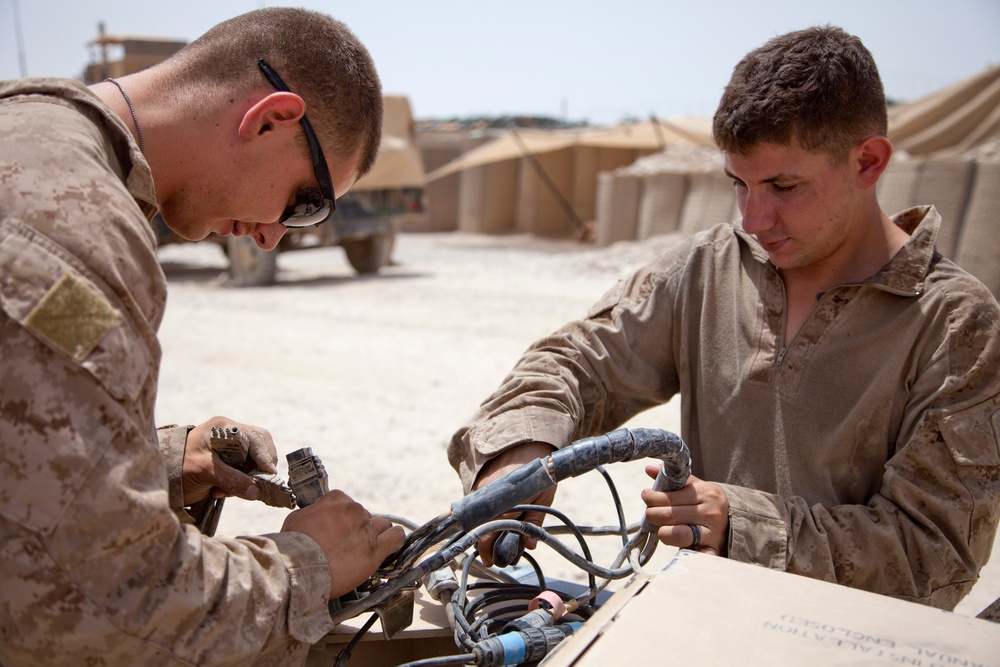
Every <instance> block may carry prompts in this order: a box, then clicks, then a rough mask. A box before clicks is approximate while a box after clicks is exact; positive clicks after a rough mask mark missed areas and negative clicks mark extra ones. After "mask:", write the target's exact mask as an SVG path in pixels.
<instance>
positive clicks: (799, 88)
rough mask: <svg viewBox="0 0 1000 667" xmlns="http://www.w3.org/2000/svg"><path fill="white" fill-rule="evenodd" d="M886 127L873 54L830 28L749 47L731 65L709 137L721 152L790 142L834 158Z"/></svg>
mask: <svg viewBox="0 0 1000 667" xmlns="http://www.w3.org/2000/svg"><path fill="white" fill-rule="evenodd" d="M887 129H888V120H887V110H886V101H885V92H884V91H883V89H882V80H881V78H880V77H879V73H878V68H877V67H876V65H875V60H874V58H872V54H871V53H870V52H869V51H868V49H867V48H865V45H864V44H862V43H861V40H860V39H858V38H857V37H855V36H853V35H850V34H848V33H846V32H844V31H843V30H842V29H840V28H837V27H834V26H823V27H813V28H808V29H806V30H799V31H796V32H791V33H788V34H785V35H781V36H779V37H775V38H774V39H771V40H770V41H768V42H767V43H766V44H764V45H763V46H761V47H759V48H757V49H755V50H753V51H751V52H750V53H748V54H747V55H746V56H745V57H744V58H743V60H741V61H740V62H739V64H737V65H736V67H735V68H734V69H733V75H732V78H731V79H730V80H729V84H728V85H727V86H726V89H725V92H723V94H722V100H721V101H720V102H719V107H718V109H717V110H716V112H715V117H714V118H713V121H712V135H713V137H714V138H715V142H716V144H718V146H719V148H720V149H721V150H722V151H724V152H727V153H735V154H740V155H745V154H747V153H749V152H750V151H752V150H753V148H754V147H755V146H757V145H758V144H760V143H763V142H768V143H775V144H785V145H787V144H792V143H794V144H796V145H798V146H801V147H802V148H805V149H807V150H814V151H821V152H825V153H827V154H828V155H829V156H830V157H831V158H832V159H833V160H835V161H840V160H843V159H846V156H847V153H848V151H849V149H850V148H851V147H852V146H854V145H855V144H857V142H859V141H861V140H862V139H864V138H865V137H869V136H873V135H879V136H885V135H886V132H887Z"/></svg>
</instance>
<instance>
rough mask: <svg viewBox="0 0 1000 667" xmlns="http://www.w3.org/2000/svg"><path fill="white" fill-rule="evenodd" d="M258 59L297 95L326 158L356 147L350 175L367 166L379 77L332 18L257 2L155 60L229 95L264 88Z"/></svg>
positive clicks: (372, 152) (378, 114) (378, 120)
mask: <svg viewBox="0 0 1000 667" xmlns="http://www.w3.org/2000/svg"><path fill="white" fill-rule="evenodd" d="M260 58H263V59H264V60H265V61H267V63H268V64H269V65H270V66H271V67H272V68H273V69H274V71H276V72H277V73H278V74H279V76H281V78H282V80H283V81H284V82H285V83H286V84H287V85H288V87H289V88H290V89H291V90H292V91H293V92H294V93H296V94H297V95H299V96H300V97H301V98H302V99H303V100H304V101H305V103H306V113H307V115H308V117H309V121H310V123H311V124H312V125H313V127H314V128H315V131H316V134H317V135H318V136H319V138H320V142H321V143H322V144H323V152H324V153H325V154H326V156H327V159H328V160H346V159H348V158H350V157H351V156H353V155H354V154H355V153H357V152H358V149H361V161H360V165H359V173H358V177H361V176H363V175H364V174H365V173H367V172H368V171H369V170H370V169H371V167H372V165H373V164H374V163H375V158H376V156H377V154H378V149H379V144H380V142H381V139H382V84H381V82H380V81H379V76H378V72H377V71H376V70H375V64H374V62H373V61H372V58H371V55H370V54H369V53H368V49H366V48H365V46H364V45H363V44H362V43H361V42H360V41H359V40H358V38H357V37H356V36H355V35H354V33H353V32H351V30H350V29H349V28H348V27H347V26H346V25H344V24H343V23H341V22H340V21H337V20H336V19H334V18H332V17H330V16H328V15H326V14H322V13H319V12H313V11H309V10H305V9H298V8H291V7H268V8H265V9H258V10H255V11H251V12H247V13H246V14H241V15H240V16H236V17H234V18H232V19H229V20H227V21H223V22H222V23H219V24H218V25H216V26H214V27H212V28H211V29H209V30H208V32H206V33H205V34H204V35H202V36H201V37H199V38H198V39H196V40H194V41H193V42H191V43H190V44H188V45H187V46H186V47H184V48H183V49H181V50H180V51H179V52H178V53H177V54H176V55H174V56H173V57H172V58H171V59H169V60H168V61H167V62H165V63H163V65H164V66H165V67H166V68H168V69H170V70H171V71H172V72H173V73H174V74H175V76H176V77H177V78H180V77H179V75H180V74H181V73H182V74H183V83H184V85H185V86H189V87H192V88H194V89H196V90H197V89H199V88H201V89H202V90H205V91H213V90H214V91H220V90H221V91H228V92H227V93H226V94H232V93H233V92H239V91H252V90H257V89H259V88H268V89H270V88H271V85H270V84H269V83H268V81H267V79H266V78H264V76H263V74H261V71H260V69H259V68H258V67H257V61H258V59H260ZM303 145H305V140H304V139H303Z"/></svg>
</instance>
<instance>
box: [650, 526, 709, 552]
mask: <svg viewBox="0 0 1000 667" xmlns="http://www.w3.org/2000/svg"><path fill="white" fill-rule="evenodd" d="M697 525H698V524H686V523H685V524H676V525H670V526H660V529H659V530H657V531H656V537H657V539H659V540H660V542H663V543H664V544H667V545H670V546H672V547H679V548H681V549H695V548H698V547H699V546H700V545H701V543H702V542H704V541H705V527H704V526H698V540H697V544H696V543H695V532H694V531H695V529H694V528H692V526H697Z"/></svg>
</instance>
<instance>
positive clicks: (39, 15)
mask: <svg viewBox="0 0 1000 667" xmlns="http://www.w3.org/2000/svg"><path fill="white" fill-rule="evenodd" d="M277 4H281V3H277V2H263V1H262V0H161V1H160V2H149V1H148V0H127V1H126V0H0V79H9V78H14V77H17V76H20V75H21V72H22V68H21V63H22V58H21V54H22V51H21V50H20V49H19V48H18V31H17V30H16V26H17V24H18V22H17V21H16V17H17V16H18V15H19V16H20V26H21V31H20V33H21V35H22V37H23V43H24V49H23V56H24V58H23V61H24V64H25V65H26V70H27V74H28V75H29V76H69V77H80V76H81V73H82V70H83V67H84V65H85V64H86V63H87V62H88V59H89V58H90V53H89V49H88V48H87V47H86V43H87V42H88V41H89V40H92V39H94V38H95V37H96V36H97V24H98V21H104V23H105V25H106V28H107V31H108V32H109V33H119V34H121V33H125V34H139V35H153V36H158V37H171V38H178V39H184V40H191V39H194V38H195V37H197V36H198V35H200V34H201V33H203V32H204V31H205V30H207V29H208V28H209V27H211V26H212V25H214V24H215V23H218V22H219V21H222V20H224V19H227V18H230V17H232V16H235V15H237V14H240V13H243V12H245V11H250V10H253V9H257V8H260V7H263V6H271V5H277ZM300 6H304V7H307V8H310V9H316V10H320V11H324V12H327V13H329V14H331V15H333V16H335V17H336V18H338V19H340V20H342V21H344V22H345V23H346V24H347V25H348V26H350V27H351V29H352V30H353V31H354V32H355V33H356V34H357V35H358V36H359V37H360V38H361V40H362V41H363V42H364V43H365V44H366V45H367V46H368V48H369V50H370V51H371V53H372V56H373V57H374V59H375V63H376V65H377V66H378V68H379V72H380V74H381V76H382V82H383V87H384V89H385V91H386V92H388V93H405V94H406V95H408V96H409V97H410V101H411V104H412V105H413V108H414V113H415V114H416V116H417V117H418V118H446V117H452V116H471V115H500V114H525V115H546V116H555V117H559V118H567V119H569V120H588V121H590V122H591V123H594V124H607V123H615V122H618V121H620V120H622V119H625V118H645V117H648V116H649V115H650V114H655V115H657V116H659V117H662V118H668V117H670V116H679V115H688V114H696V115H710V114H711V113H712V112H713V111H714V109H715V105H716V103H717V102H718V98H719V94H720V93H721V90H722V87H723V86H724V85H725V83H726V80H727V79H728V77H729V73H730V72H731V70H732V67H733V65H735V64H736V62H737V61H738V60H739V59H740V57H742V56H743V54H744V53H746V52H747V51H748V50H750V49H752V48H754V47H756V46H759V45H760V44H762V43H763V42H765V41H766V40H767V39H769V38H770V37H773V36H774V35H777V34H780V33H783V32H787V31H790V30H795V29H799V28H804V27H808V26H810V25H816V24H823V23H832V24H835V25H839V26H841V27H843V28H844V29H846V30H847V31H848V32H852V33H854V34H856V35H858V36H860V37H861V38H862V40H863V41H864V42H865V44H866V45H867V46H868V48H869V49H870V50H871V51H872V53H873V54H874V55H875V58H876V61H877V62H878V63H879V68H880V71H881V73H882V78H883V81H884V83H885V88H886V94H887V95H888V96H889V97H890V98H892V99H896V100H899V101H912V100H914V99H917V98H919V97H922V96H924V95H927V94H929V93H932V92H934V91H936V90H938V89H940V88H943V87H944V86H947V85H949V84H951V83H954V82H956V81H959V80H961V79H963V78H965V77H968V76H971V75H973V74H976V73H978V72H980V71H982V70H983V69H985V68H986V67H989V66H991V65H997V64H1000V0H688V1H686V2H675V1H673V0H608V1H597V0H530V1H526V0H499V1H493V2H488V3H486V2H476V1H475V0H448V1H444V0H442V1H440V2H438V1H434V0H428V1H427V2H413V1H407V0H352V1H351V2H338V1H334V0H327V1H323V0H307V1H305V2H302V3H301V5H300Z"/></svg>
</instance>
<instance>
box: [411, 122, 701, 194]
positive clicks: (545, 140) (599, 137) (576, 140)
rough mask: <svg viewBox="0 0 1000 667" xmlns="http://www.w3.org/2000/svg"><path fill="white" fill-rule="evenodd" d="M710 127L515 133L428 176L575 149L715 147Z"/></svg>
mask: <svg viewBox="0 0 1000 667" xmlns="http://www.w3.org/2000/svg"><path fill="white" fill-rule="evenodd" d="M710 123H711V120H710V119H707V118H700V117H686V118H678V119H672V120H658V119H651V120H647V121H643V122H638V123H626V124H623V125H616V126H612V127H600V128H588V129H585V130H511V131H509V132H506V133H504V134H503V135H501V136H499V137H497V138H496V139H494V140H493V141H491V142H489V143H486V144H483V145H482V146H479V147H478V148H474V149H473V150H471V151H469V152H467V153H465V154H463V155H462V156H461V157H459V158H458V159H456V160H454V161H452V162H449V163H448V164H446V165H444V166H443V167H440V168H438V169H436V170H434V171H433V172H431V173H430V174H428V175H427V180H429V181H433V180H435V179H438V178H443V177H444V176H448V175H449V174H454V173H456V172H459V171H461V170H463V169H470V168H472V167H481V166H483V165H487V164H493V163H496V162H503V161H505V160H516V159H518V158H522V157H525V156H528V155H542V154H544V153H551V152H553V151H557V150H562V149H564V148H570V147H573V146H582V147H589V148H609V149H623V150H647V151H656V150H663V149H664V148H666V147H668V146H674V145H677V144H693V145H695V146H713V145H714V144H713V142H712V133H711V125H710Z"/></svg>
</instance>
